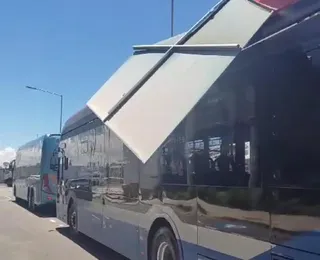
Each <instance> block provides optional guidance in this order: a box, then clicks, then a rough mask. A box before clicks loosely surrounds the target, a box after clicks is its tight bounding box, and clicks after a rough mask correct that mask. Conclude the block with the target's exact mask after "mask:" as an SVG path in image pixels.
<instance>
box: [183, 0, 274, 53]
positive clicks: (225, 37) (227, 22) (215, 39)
mask: <svg viewBox="0 0 320 260" xmlns="http://www.w3.org/2000/svg"><path fill="white" fill-rule="evenodd" d="M270 14H271V12H270V11H269V10H267V9H264V8H262V7H260V6H258V5H257V4H254V3H252V2H250V1H249V0H230V1H229V2H228V3H227V4H226V5H225V6H224V7H223V8H222V9H221V10H220V11H219V12H218V13H217V14H216V15H215V16H214V17H213V19H211V20H210V21H209V22H207V23H206V24H205V25H204V26H203V27H202V28H201V29H200V30H199V31H198V32H197V33H196V34H195V35H194V36H192V37H191V38H190V39H189V40H188V41H187V42H186V44H227V43H228V44H232V43H234V44H239V45H240V46H241V47H243V46H245V45H246V44H247V43H248V41H249V40H250V38H251V37H252V36H253V35H254V34H255V33H256V32H257V30H258V29H259V28H260V27H261V25H262V24H263V23H264V22H265V21H266V20H267V19H268V17H269V16H270Z"/></svg>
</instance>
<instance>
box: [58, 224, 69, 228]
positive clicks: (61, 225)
mask: <svg viewBox="0 0 320 260" xmlns="http://www.w3.org/2000/svg"><path fill="white" fill-rule="evenodd" d="M58 227H61V228H62V227H67V225H63V224H60V225H59V226H58Z"/></svg>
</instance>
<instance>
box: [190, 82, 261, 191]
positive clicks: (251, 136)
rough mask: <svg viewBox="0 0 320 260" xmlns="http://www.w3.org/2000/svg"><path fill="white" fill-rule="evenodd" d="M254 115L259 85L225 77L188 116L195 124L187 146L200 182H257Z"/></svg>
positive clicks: (208, 183)
mask: <svg viewBox="0 0 320 260" xmlns="http://www.w3.org/2000/svg"><path fill="white" fill-rule="evenodd" d="M254 117H255V88H254V86H252V85H250V84H249V83H247V82H246V83H243V82H240V80H239V81H237V82H231V81H227V80H225V81H223V82H220V84H219V85H214V86H213V87H212V88H211V89H210V90H209V91H208V93H207V94H206V95H205V96H204V97H203V99H202V100H201V101H200V102H199V104H198V105H197V106H196V107H195V109H194V111H193V113H192V114H191V115H190V117H189V118H188V119H187V120H191V121H193V124H194V129H193V131H192V133H193V134H192V135H191V136H189V137H188V138H189V140H188V141H187V143H186V146H187V151H188V152H187V153H188V156H189V166H190V170H191V172H192V176H193V180H194V182H195V183H196V184H198V185H213V186H216V185H217V186H248V185H249V180H250V179H253V178H255V179H256V180H255V182H256V181H257V178H256V176H255V175H257V172H254V171H255V167H254V163H256V160H254V159H255V158H256V156H254V153H255V152H256V149H255V146H256V145H257V144H256V141H255V135H256V125H255V122H254V121H255V120H254ZM191 138H192V139H191ZM190 139H191V140H190Z"/></svg>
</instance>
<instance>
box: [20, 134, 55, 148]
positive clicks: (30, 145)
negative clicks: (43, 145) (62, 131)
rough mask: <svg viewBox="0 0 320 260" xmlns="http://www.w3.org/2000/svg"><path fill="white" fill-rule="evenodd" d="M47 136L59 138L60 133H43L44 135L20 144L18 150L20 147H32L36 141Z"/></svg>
mask: <svg viewBox="0 0 320 260" xmlns="http://www.w3.org/2000/svg"><path fill="white" fill-rule="evenodd" d="M48 137H57V138H59V137H60V135H59V134H45V135H42V136H40V137H38V138H36V139H34V140H31V141H29V142H27V143H25V144H24V145H22V146H20V147H19V149H18V150H21V149H25V148H28V147H32V146H34V145H35V144H37V143H38V142H40V141H43V140H44V139H46V138H48Z"/></svg>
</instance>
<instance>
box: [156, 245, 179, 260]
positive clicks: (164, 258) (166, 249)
mask: <svg viewBox="0 0 320 260" xmlns="http://www.w3.org/2000/svg"><path fill="white" fill-rule="evenodd" d="M174 259H175V257H174V252H173V251H172V249H171V247H170V245H169V244H168V243H167V242H162V243H161V244H160V245H159V247H158V251H157V260H174Z"/></svg>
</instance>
